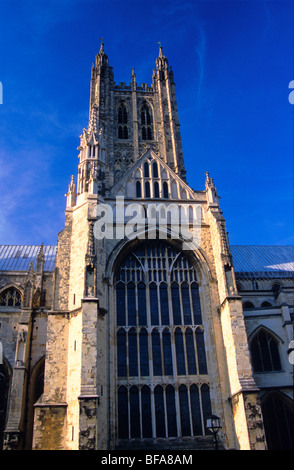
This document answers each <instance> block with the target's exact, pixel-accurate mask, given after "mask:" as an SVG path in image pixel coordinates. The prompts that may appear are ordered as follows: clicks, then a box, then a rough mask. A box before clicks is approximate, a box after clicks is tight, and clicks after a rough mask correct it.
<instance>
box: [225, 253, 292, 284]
mask: <svg viewBox="0 0 294 470" xmlns="http://www.w3.org/2000/svg"><path fill="white" fill-rule="evenodd" d="M231 252H232V257H233V265H234V268H235V272H236V274H237V276H239V277H240V276H241V277H242V276H246V275H249V274H251V275H253V274H254V276H258V275H260V276H263V277H264V276H265V277H292V276H293V274H294V246H292V245H232V246H231Z"/></svg>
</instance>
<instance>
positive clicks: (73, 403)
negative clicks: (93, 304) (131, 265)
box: [66, 309, 82, 450]
mask: <svg viewBox="0 0 294 470" xmlns="http://www.w3.org/2000/svg"><path fill="white" fill-rule="evenodd" d="M68 329H69V333H68V371H67V391H66V392H67V393H66V402H67V443H68V448H69V449H72V450H77V449H78V448H79V400H78V397H79V395H80V391H81V349H82V337H81V331H82V310H81V309H78V310H76V311H74V312H72V313H71V317H70V320H69V327H68Z"/></svg>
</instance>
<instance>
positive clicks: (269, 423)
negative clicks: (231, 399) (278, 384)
mask: <svg viewBox="0 0 294 470" xmlns="http://www.w3.org/2000/svg"><path fill="white" fill-rule="evenodd" d="M261 409H262V415H263V422H264V429H265V435H266V441H267V447H268V449H269V450H294V442H293V434H294V411H293V409H294V403H293V400H292V399H291V398H289V397H288V396H287V395H285V394H284V393H282V392H280V391H276V390H275V391H270V392H268V393H266V394H265V395H263V396H262V397H261Z"/></svg>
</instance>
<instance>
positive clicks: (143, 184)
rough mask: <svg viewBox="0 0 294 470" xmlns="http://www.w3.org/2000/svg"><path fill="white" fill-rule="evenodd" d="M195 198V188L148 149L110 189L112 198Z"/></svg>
mask: <svg viewBox="0 0 294 470" xmlns="http://www.w3.org/2000/svg"><path fill="white" fill-rule="evenodd" d="M116 196H124V197H125V198H126V199H133V198H139V199H144V200H145V199H170V200H179V199H181V200H183V199H184V200H193V199H195V195H194V192H193V190H192V189H191V188H190V187H189V186H188V185H187V184H186V183H185V182H184V181H183V180H182V179H181V178H180V177H179V176H178V175H177V174H176V173H175V172H174V171H173V170H172V169H171V168H170V167H169V166H168V165H167V164H166V163H165V162H164V161H163V160H162V159H161V158H159V157H158V155H156V154H155V153H154V152H153V151H152V150H148V151H147V152H146V153H145V154H144V155H143V156H142V157H141V158H139V160H137V162H136V163H135V164H134V165H133V166H132V167H131V168H130V169H129V170H128V171H127V172H126V174H125V175H124V176H123V177H122V178H121V180H120V181H119V182H118V183H116V185H115V186H114V187H113V188H112V190H111V191H110V198H112V197H113V198H115V197H116Z"/></svg>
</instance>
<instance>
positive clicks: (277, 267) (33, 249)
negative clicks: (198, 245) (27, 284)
mask: <svg viewBox="0 0 294 470" xmlns="http://www.w3.org/2000/svg"><path fill="white" fill-rule="evenodd" d="M39 250H40V246H39V245H0V271H27V270H28V269H29V265H30V262H31V261H33V263H34V268H35V266H36V260H37V255H38V252H39ZM43 251H44V256H45V264H44V271H47V272H52V271H54V268H55V261H56V252H57V246H55V245H44V247H43ZM231 252H232V257H233V263H234V268H235V272H236V275H237V277H248V276H249V277H292V276H293V275H294V246H292V245H231Z"/></svg>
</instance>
